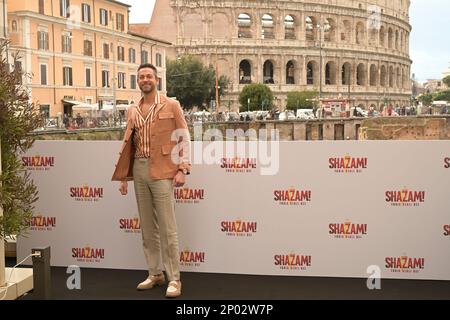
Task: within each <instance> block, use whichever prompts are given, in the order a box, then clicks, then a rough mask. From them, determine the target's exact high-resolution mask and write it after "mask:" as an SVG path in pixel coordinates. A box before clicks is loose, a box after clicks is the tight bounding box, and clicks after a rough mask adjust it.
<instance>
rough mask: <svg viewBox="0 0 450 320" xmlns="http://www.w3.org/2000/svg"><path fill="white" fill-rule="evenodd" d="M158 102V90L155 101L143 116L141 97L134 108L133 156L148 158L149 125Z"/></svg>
mask: <svg viewBox="0 0 450 320" xmlns="http://www.w3.org/2000/svg"><path fill="white" fill-rule="evenodd" d="M159 103H161V98H160V96H159V92H157V94H156V97H155V102H154V103H153V104H152V105H151V106H150V110H149V112H148V114H147V116H146V117H145V118H144V115H143V113H142V106H143V104H144V99H141V101H140V102H139V106H138V107H137V108H136V117H135V119H134V129H135V132H134V136H133V139H134V140H133V142H134V145H135V146H136V154H135V158H150V137H151V130H152V129H151V125H152V122H153V117H154V115H155V109H156V106H157V105H158V104H159Z"/></svg>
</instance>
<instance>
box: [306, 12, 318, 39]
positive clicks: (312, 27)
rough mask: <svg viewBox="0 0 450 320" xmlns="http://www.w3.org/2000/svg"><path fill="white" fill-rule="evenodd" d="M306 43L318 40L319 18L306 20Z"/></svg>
mask: <svg viewBox="0 0 450 320" xmlns="http://www.w3.org/2000/svg"><path fill="white" fill-rule="evenodd" d="M305 28H306V30H305V33H306V41H314V40H316V39H317V18H315V17H313V16H307V17H306V18H305Z"/></svg>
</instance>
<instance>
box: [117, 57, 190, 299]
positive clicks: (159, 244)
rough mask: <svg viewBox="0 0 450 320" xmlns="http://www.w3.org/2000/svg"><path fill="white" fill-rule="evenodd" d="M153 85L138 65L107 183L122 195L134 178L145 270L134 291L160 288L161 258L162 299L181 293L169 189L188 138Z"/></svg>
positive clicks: (183, 170)
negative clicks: (132, 101)
mask: <svg viewBox="0 0 450 320" xmlns="http://www.w3.org/2000/svg"><path fill="white" fill-rule="evenodd" d="M158 81H159V80H158V75H157V69H156V67H155V66H153V65H152V64H142V65H140V66H139V68H138V79H137V83H138V86H139V88H140V90H141V92H142V95H143V97H142V99H141V100H140V102H139V103H138V105H137V106H136V105H134V106H131V107H130V108H129V109H128V113H127V119H128V120H127V125H126V129H125V136H124V141H123V145H122V149H121V153H120V156H119V160H118V162H117V165H116V169H115V172H114V175H113V177H112V180H114V181H120V188H119V191H120V192H121V194H122V195H126V194H127V193H128V181H131V180H134V190H135V195H136V201H137V207H138V212H139V217H140V224H141V230H142V241H143V248H144V254H145V258H146V261H147V264H148V268H149V276H148V278H147V279H146V280H145V281H143V282H141V283H140V284H139V285H138V286H137V289H138V290H146V289H151V288H153V287H154V286H156V285H163V284H165V279H166V277H165V276H164V273H163V272H162V267H161V257H162V263H163V265H164V269H165V273H166V276H167V278H168V280H169V283H168V287H167V290H166V297H169V298H174V297H178V296H179V295H180V294H181V281H180V266H179V264H180V262H179V257H180V256H179V248H178V231H177V224H176V220H175V212H174V198H173V194H174V190H173V188H174V187H182V186H183V185H184V184H185V180H186V175H188V174H189V172H190V168H191V165H190V160H189V159H190V150H189V148H190V137H189V131H188V129H187V124H186V121H185V119H184V116H183V110H182V109H181V107H180V104H179V103H178V102H177V101H175V100H173V99H169V98H167V97H165V96H163V95H162V94H160V93H159V92H158V91H157V85H158ZM133 132H134V133H133ZM173 136H174V137H175V138H176V140H175V141H174V140H172V139H173Z"/></svg>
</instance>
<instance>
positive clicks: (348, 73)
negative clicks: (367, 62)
mask: <svg viewBox="0 0 450 320" xmlns="http://www.w3.org/2000/svg"><path fill="white" fill-rule="evenodd" d="M341 73H342V85H344V86H348V85H350V84H351V82H352V65H351V64H350V63H349V62H345V63H344V64H343V65H342V70H341Z"/></svg>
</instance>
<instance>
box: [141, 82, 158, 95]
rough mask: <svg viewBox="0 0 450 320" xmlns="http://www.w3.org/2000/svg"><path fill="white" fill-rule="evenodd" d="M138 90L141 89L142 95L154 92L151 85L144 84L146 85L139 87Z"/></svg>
mask: <svg viewBox="0 0 450 320" xmlns="http://www.w3.org/2000/svg"><path fill="white" fill-rule="evenodd" d="M139 89H141V91H142V93H144V94H149V93H152V92H153V91H154V90H155V86H154V85H152V84H146V85H142V86H139Z"/></svg>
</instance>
